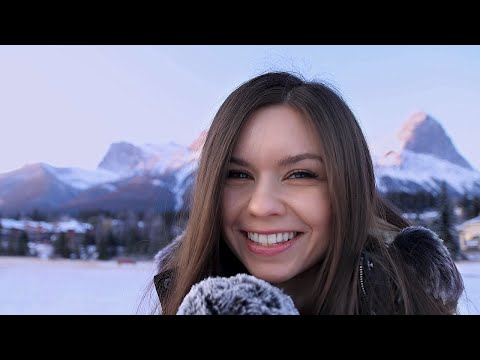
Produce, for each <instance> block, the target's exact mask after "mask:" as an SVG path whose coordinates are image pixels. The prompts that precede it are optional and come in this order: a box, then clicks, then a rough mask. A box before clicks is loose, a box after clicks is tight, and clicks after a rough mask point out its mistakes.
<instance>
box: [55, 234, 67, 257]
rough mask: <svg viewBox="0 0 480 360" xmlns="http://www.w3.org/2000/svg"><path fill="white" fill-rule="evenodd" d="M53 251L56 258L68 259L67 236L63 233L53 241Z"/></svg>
mask: <svg viewBox="0 0 480 360" xmlns="http://www.w3.org/2000/svg"><path fill="white" fill-rule="evenodd" d="M54 251H55V254H57V255H58V256H61V257H63V258H66V259H70V248H69V247H68V243H67V236H66V234H65V233H64V232H62V233H61V234H60V235H59V236H58V237H57V240H55V245H54Z"/></svg>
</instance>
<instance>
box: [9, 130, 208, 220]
mask: <svg viewBox="0 0 480 360" xmlns="http://www.w3.org/2000/svg"><path fill="white" fill-rule="evenodd" d="M205 135H206V133H202V134H201V135H200V136H199V137H198V138H197V139H196V140H195V141H194V142H193V143H192V144H191V145H189V146H181V145H177V144H174V143H169V144H165V145H152V144H147V145H141V146H136V145H133V144H130V143H127V142H120V143H114V144H112V145H111V146H110V148H109V150H108V151H107V153H106V154H105V156H104V157H103V159H102V161H101V162H100V164H99V165H98V167H97V169H96V170H84V169H79V168H57V167H53V166H50V165H48V164H43V163H39V164H33V165H28V166H24V167H22V168H21V169H18V170H14V171H11V172H8V173H4V174H0V212H2V213H14V212H15V213H16V212H24V211H31V210H33V209H39V210H71V211H73V210H79V209H108V210H120V209H137V210H144V209H148V208H153V209H156V210H159V211H172V210H180V209H181V208H182V207H184V205H185V201H186V197H188V193H189V189H190V188H191V184H192V182H193V176H194V173H195V170H196V166H197V160H198V157H199V154H200V150H201V148H202V145H203V141H204V140H205Z"/></svg>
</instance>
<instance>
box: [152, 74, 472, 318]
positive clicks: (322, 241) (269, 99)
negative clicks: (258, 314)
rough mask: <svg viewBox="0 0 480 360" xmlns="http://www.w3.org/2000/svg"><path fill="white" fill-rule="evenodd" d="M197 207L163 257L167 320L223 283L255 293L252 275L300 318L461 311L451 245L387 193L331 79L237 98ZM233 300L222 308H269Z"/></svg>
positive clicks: (216, 142) (201, 174) (209, 160)
mask: <svg viewBox="0 0 480 360" xmlns="http://www.w3.org/2000/svg"><path fill="white" fill-rule="evenodd" d="M190 209H191V210H190V215H189V221H188V223H187V226H186V228H185V231H184V232H183V234H182V235H181V236H180V237H179V238H177V239H176V240H174V241H173V242H172V243H171V244H170V245H169V246H168V247H166V248H165V249H163V250H162V251H161V252H160V253H159V254H158V256H157V260H158V275H156V276H155V286H156V289H157V292H158V295H159V298H160V303H159V307H158V310H159V312H161V313H162V314H176V313H177V312H178V309H179V307H182V309H183V308H185V304H183V306H181V305H182V302H183V301H184V299H185V298H186V297H187V294H188V295H189V296H188V298H189V299H191V298H192V294H191V293H190V292H191V290H194V291H197V293H196V294H195V295H198V296H200V297H202V296H203V297H204V298H203V299H200V300H198V299H197V300H198V301H197V300H193V303H194V304H197V305H198V304H199V303H202V304H203V303H204V304H207V305H208V304H210V303H211V299H213V298H215V299H216V301H217V300H218V299H217V298H218V296H219V295H218V294H219V293H218V292H219V291H220V290H219V289H223V290H225V289H226V287H227V288H228V286H226V285H225V282H222V283H220V282H219V283H217V285H218V284H220V285H219V286H217V285H212V286H210V285H209V286H203V287H201V286H200V287H199V286H195V285H196V284H198V283H201V282H203V281H206V280H209V279H212V278H217V277H220V278H227V279H232V280H231V284H233V285H234V286H233V287H232V288H235V286H237V285H238V282H239V281H240V280H238V277H237V276H238V275H239V274H246V275H247V276H250V277H252V278H242V279H243V280H241V281H245V284H247V283H249V284H250V285H248V284H247V285H245V286H246V287H245V289H246V288H247V287H248V288H249V289H251V286H252V285H251V284H252V283H255V281H254V280H249V279H253V278H258V279H260V280H261V281H266V282H267V283H268V284H269V285H272V286H274V287H275V288H276V289H280V290H281V291H282V292H283V293H284V294H285V296H286V297H288V298H290V299H292V300H293V304H294V305H295V307H296V308H297V309H298V311H299V313H300V314H454V313H456V312H457V305H458V300H459V298H460V296H461V294H462V291H463V282H462V279H461V276H460V274H459V272H458V270H457V268H456V266H455V264H454V262H453V261H452V259H451V257H450V255H449V253H448V251H447V249H446V248H445V246H444V245H443V243H442V241H441V240H440V239H439V238H438V237H437V236H436V234H434V233H433V232H431V231H430V230H427V229H425V228H419V227H412V226H409V224H408V222H407V221H406V220H405V219H404V218H402V216H400V215H399V214H398V212H397V211H396V210H395V209H394V208H393V207H392V206H390V205H389V204H387V203H386V202H385V201H384V200H383V199H382V198H381V197H380V196H379V195H378V194H377V191H376V188H375V178H374V173H373V166H372V160H371V157H370V153H369V150H368V146H367V144H366V141H365V138H364V136H363V133H362V131H361V129H360V126H359V124H358V122H357V121H356V119H355V117H354V115H353V113H352V112H351V111H350V109H349V108H348V106H347V105H346V104H345V102H344V101H343V100H342V98H341V97H340V96H339V95H338V94H337V93H336V92H335V91H334V90H332V89H331V88H329V87H328V86H326V85H324V84H322V83H319V82H308V81H305V80H303V79H301V78H300V77H297V76H294V75H292V74H288V73H283V72H275V73H267V74H264V75H260V76H258V77H255V78H253V79H251V80H249V81H247V82H246V83H244V84H242V85H241V86H240V87H239V88H237V89H236V90H235V91H234V92H233V93H232V94H230V96H229V97H228V98H227V99H226V101H225V102H224V103H223V104H222V106H221V107H220V109H219V110H218V112H217V114H216V116H215V118H214V120H213V122H212V125H211V127H210V130H209V132H208V136H207V139H206V142H205V145H204V147H203V150H202V155H201V158H200V163H199V167H198V172H197V178H196V184H195V189H194V192H193V198H192V203H191V206H190ZM224 280H225V279H223V280H222V281H224ZM256 284H258V283H256ZM199 289H200V290H199ZM208 289H211V291H216V292H217V293H216V294H205V292H208V291H210V290H208ZM213 289H216V290H213ZM262 289H263V290H262ZM265 289H266V288H260V290H259V292H258V293H259V294H261V293H262V291H264V292H265V291H267V290H265ZM223 290H222V291H223ZM235 291H237V290H235ZM227 293H228V292H226V295H225V298H222V299H220V300H218V301H219V303H220V304H221V305H222V308H231V307H228V306H227V307H225V306H224V305H225V303H228V302H230V303H236V308H238V306H243V305H242V304H244V307H248V306H250V305H251V304H252V302H255V301H257V300H258V301H260V300H261V299H251V298H250V299H247V298H241V297H239V295H238V294H235V293H228V295H227ZM245 293H246V294H247V293H249V292H247V291H245ZM250 293H251V292H250ZM210 295H212V297H209V298H208V299H209V300H208V301H203V300H205V296H207V297H208V296H210ZM249 296H250V297H251V295H249ZM259 296H260V295H259ZM260 297H261V296H260ZM193 298H194V296H193ZM270 298H272V297H270ZM275 299H277V298H275ZM202 301H203V302H202ZM276 301H277V300H276ZM238 304H240V305H238ZM195 306H196V305H195ZM195 306H194V307H193V308H198V307H195ZM276 309H277V308H276ZM202 311H203V310H202ZM235 311H236V312H237V313H248V311H246V310H245V309H243V310H242V311H238V310H235ZM202 313H208V312H206V311H203V312H202ZM210 313H211V311H210ZM275 313H277V310H276V312H275ZM289 313H291V312H289Z"/></svg>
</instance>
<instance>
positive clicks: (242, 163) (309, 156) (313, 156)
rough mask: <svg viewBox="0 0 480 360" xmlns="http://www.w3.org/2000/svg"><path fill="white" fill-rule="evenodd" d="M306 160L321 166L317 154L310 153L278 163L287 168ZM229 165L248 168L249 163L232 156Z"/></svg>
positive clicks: (320, 159) (283, 159)
mask: <svg viewBox="0 0 480 360" xmlns="http://www.w3.org/2000/svg"><path fill="white" fill-rule="evenodd" d="M306 159H312V160H317V161H319V162H321V163H322V164H323V158H322V157H321V156H320V155H317V154H312V153H303V154H298V155H293V156H286V157H284V158H282V159H280V160H279V161H278V165H279V166H287V165H292V164H295V163H297V162H299V161H302V160H306ZM230 163H232V164H237V165H240V166H250V164H249V162H248V161H246V160H243V159H240V158H238V157H235V156H232V157H231V158H230Z"/></svg>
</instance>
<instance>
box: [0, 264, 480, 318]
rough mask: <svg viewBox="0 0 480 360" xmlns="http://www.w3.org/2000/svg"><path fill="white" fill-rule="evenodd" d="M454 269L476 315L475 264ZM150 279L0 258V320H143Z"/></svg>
mask: <svg viewBox="0 0 480 360" xmlns="http://www.w3.org/2000/svg"><path fill="white" fill-rule="evenodd" d="M457 266H458V268H459V270H460V272H461V273H462V276H463V280H464V282H465V287H466V291H465V294H464V296H463V297H462V299H461V302H460V310H461V313H462V314H477V315H478V314H480V261H477V260H475V261H461V262H459V263H458V264H457ZM154 274H155V269H154V265H153V262H137V263H135V264H117V263H116V262H115V261H82V260H47V259H39V258H24V257H0V314H1V315H5V314H39V315H43V314H73V315H83V314H92V315H102V314H103V315H116V314H118V315H134V314H147V313H149V310H150V309H151V303H150V302H149V300H148V299H149V298H148V297H147V301H146V302H141V299H142V296H143V295H144V294H145V290H146V289H147V287H148V285H149V284H150V283H151V281H152V278H153V275H154ZM149 294H153V295H154V296H155V293H154V290H153V293H152V292H150V293H149ZM150 296H151V295H150Z"/></svg>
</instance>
